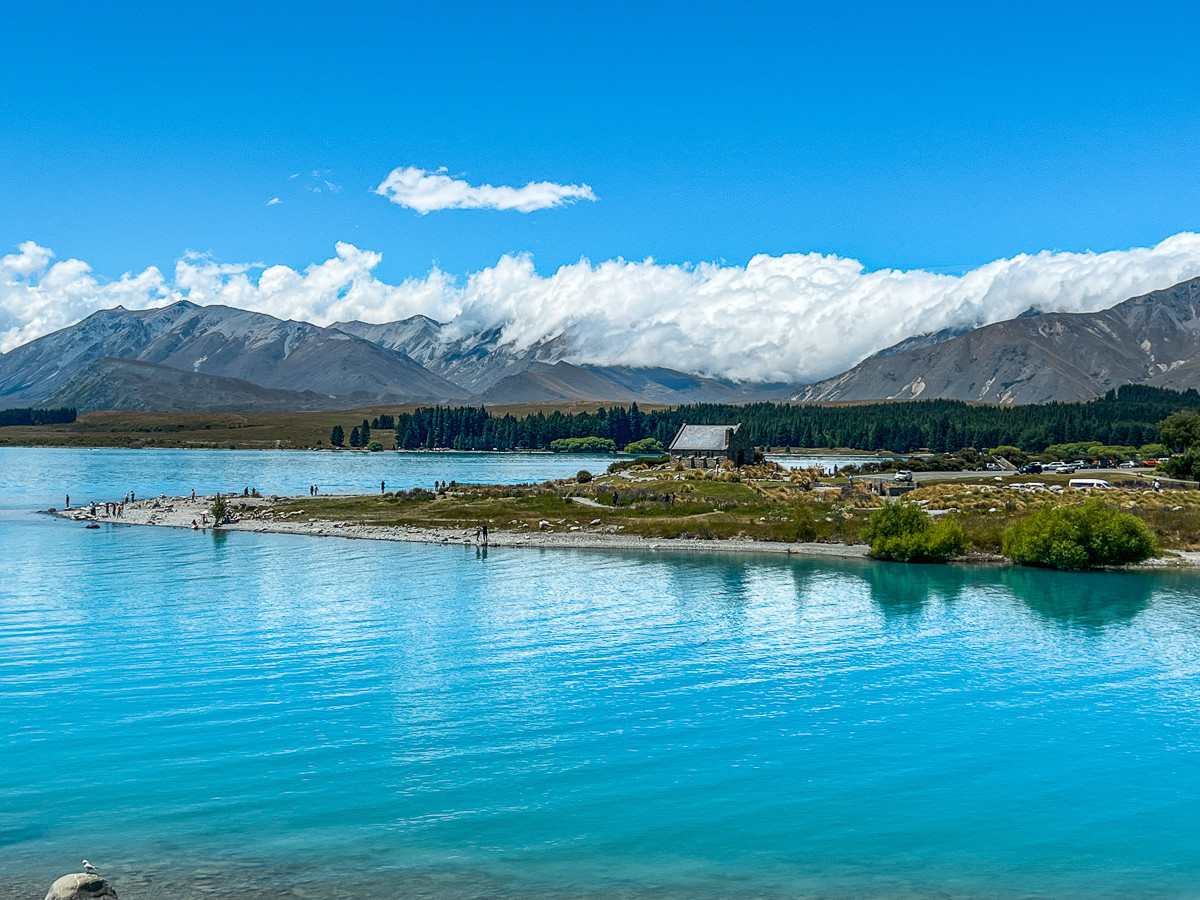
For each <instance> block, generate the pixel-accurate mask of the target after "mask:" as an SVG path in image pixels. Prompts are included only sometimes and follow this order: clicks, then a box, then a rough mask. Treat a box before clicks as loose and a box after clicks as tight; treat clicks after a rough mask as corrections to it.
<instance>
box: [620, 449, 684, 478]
mask: <svg viewBox="0 0 1200 900" xmlns="http://www.w3.org/2000/svg"><path fill="white" fill-rule="evenodd" d="M669 460H670V457H669V456H666V455H665V454H664V455H663V456H639V457H638V458H637V459H618V460H617V461H616V462H614V463H609V464H608V470H607V471H608V474H609V475H615V474H616V473H617V472H624V471H625V470H626V469H633V468H636V467H638V466H641V467H642V468H643V469H646V468H649V467H650V466H661V465H662V464H663V463H666V462H668V461H669ZM678 465H679V468H682V467H683V463H679V464H678ZM677 471H678V470H677Z"/></svg>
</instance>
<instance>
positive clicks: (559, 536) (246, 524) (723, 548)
mask: <svg viewBox="0 0 1200 900" xmlns="http://www.w3.org/2000/svg"><path fill="white" fill-rule="evenodd" d="M282 499H302V498H274V499H268V498H257V497H232V498H230V500H231V502H233V503H238V504H247V505H250V506H252V507H267V506H271V505H272V504H273V503H275V502H278V501H279V500H282ZM212 502H213V498H211V497H199V496H198V497H196V499H195V500H192V499H191V498H190V497H157V498H154V499H150V500H137V501H134V502H132V503H126V504H125V507H124V510H123V515H121V516H115V515H106V514H105V511H104V504H102V503H101V504H97V506H96V507H95V510H96V511H95V513H94V514H93V513H92V507H91V506H90V505H88V506H79V507H72V508H71V509H63V510H57V509H55V510H48V512H50V513H52V514H53V515H57V516H60V517H62V518H66V519H70V520H72V521H76V522H87V523H98V524H99V523H109V524H115V525H154V526H158V527H163V528H189V529H190V528H191V527H192V521H193V520H195V521H196V522H199V521H200V517H201V515H206V514H208V513H209V511H210V510H211V509H212ZM209 518H210V520H211V516H209ZM211 527H212V525H211V524H210V525H209V528H211ZM221 529H222V530H223V531H253V532H259V533H269V534H300V535H309V536H312V537H340V538H349V539H358V540H369V541H403V542H408V543H416V544H463V545H472V546H474V545H476V544H478V543H479V542H478V541H477V540H476V539H475V529H474V527H471V528H419V527H416V526H408V525H394V526H393V525H359V524H355V523H351V522H338V521H326V520H320V519H317V520H308V521H303V522H299V521H297V522H289V521H288V520H286V519H270V520H267V519H249V518H248V519H243V520H242V521H239V522H231V523H228V524H226V525H222V526H221ZM487 546H488V547H489V548H495V547H521V548H532V549H570V550H673V551H685V552H688V551H691V552H701V553H773V554H782V555H785V556H787V555H791V556H815V557H827V558H828V557H833V558H839V559H866V558H867V550H868V548H867V547H866V545H863V544H821V543H815V542H810V543H783V542H777V541H753V540H738V539H727V540H700V539H668V538H647V537H641V536H639V535H630V534H613V533H611V532H602V531H598V530H591V531H589V530H587V529H586V528H581V529H580V530H579V531H524V532H513V531H503V530H499V529H493V530H492V531H491V532H490V533H489V535H488V543H487Z"/></svg>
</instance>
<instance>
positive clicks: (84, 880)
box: [46, 872, 117, 900]
mask: <svg viewBox="0 0 1200 900" xmlns="http://www.w3.org/2000/svg"><path fill="white" fill-rule="evenodd" d="M105 897H111V898H112V900H117V892H116V891H114V890H113V889H112V885H110V884H109V883H108V882H107V881H105V880H104V879H103V878H101V877H100V876H99V875H85V874H84V873H82V872H80V873H78V874H76V875H64V876H63V877H62V878H60V879H58V881H56V882H54V884H52V885H50V890H48V891H47V892H46V900H101V898H105Z"/></svg>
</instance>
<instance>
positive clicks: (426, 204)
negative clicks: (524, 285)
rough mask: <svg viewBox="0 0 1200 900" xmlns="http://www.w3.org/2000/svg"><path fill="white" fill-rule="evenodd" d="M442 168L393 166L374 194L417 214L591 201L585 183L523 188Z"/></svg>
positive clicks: (525, 209) (532, 184) (523, 208)
mask: <svg viewBox="0 0 1200 900" xmlns="http://www.w3.org/2000/svg"><path fill="white" fill-rule="evenodd" d="M445 171H446V170H445V169H439V170H438V171H436V172H427V171H425V170H424V169H418V168H415V167H413V166H405V167H403V168H397V169H393V170H392V172H391V174H390V175H388V177H387V178H385V179H384V180H383V183H382V184H380V185H379V187H377V188H375V193H376V194H379V195H380V196H383V197H387V198H388V199H389V200H391V201H392V202H393V203H397V204H399V205H400V206H407V207H408V208H409V209H415V210H416V211H417V212H419V213H420V214H421V215H425V214H426V213H430V212H434V211H435V210H439V209H515V210H517V211H518V212H523V213H527V212H533V211H534V210H538V209H550V208H551V207H554V206H562V205H563V204H564V203H574V202H575V201H576V200H595V199H596V195H595V194H594V193H593V192H592V189H591V188H590V187H588V186H587V185H586V184H555V183H554V182H552V181H531V182H530V183H529V184H527V185H525V186H524V187H519V188H515V187H507V186H505V185H501V186H500V187H494V186H492V185H490V184H480V185H472V184H468V183H467V182H465V181H462V180H461V179H458V178H451V177H450V176H449V175H446V174H445Z"/></svg>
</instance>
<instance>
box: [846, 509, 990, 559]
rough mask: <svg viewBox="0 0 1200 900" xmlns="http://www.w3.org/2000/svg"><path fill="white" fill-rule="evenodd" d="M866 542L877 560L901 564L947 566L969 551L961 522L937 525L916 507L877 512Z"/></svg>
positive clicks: (946, 519) (943, 521) (865, 535)
mask: <svg viewBox="0 0 1200 900" xmlns="http://www.w3.org/2000/svg"><path fill="white" fill-rule="evenodd" d="M863 540H865V541H866V542H867V543H868V544H870V545H871V555H872V556H874V557H875V558H876V559H894V560H896V561H897V562H945V561H946V560H948V559H950V558H951V557H954V556H962V555H963V554H964V553H965V552H966V550H967V539H966V536H965V535H964V534H963V530H962V526H960V525H959V524H958V522H956V521H954V520H953V519H951V518H949V517H944V518H942V519H941V520H940V521H939V522H937V523H936V524H935V523H934V521H933V519H932V518H930V516H929V514H928V513H927V512H925V510H923V509H921V507H919V506H917V505H916V504H914V503H889V504H887V506H884V507H883V508H881V509H877V510H875V512H873V513H871V519H870V521H869V522H868V523H867V526H866V528H864V529H863Z"/></svg>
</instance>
